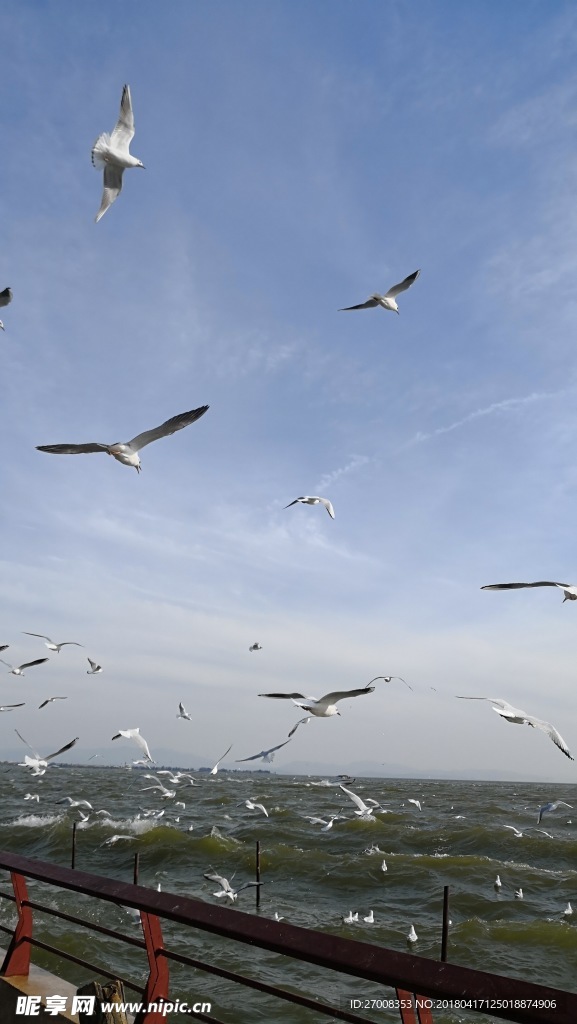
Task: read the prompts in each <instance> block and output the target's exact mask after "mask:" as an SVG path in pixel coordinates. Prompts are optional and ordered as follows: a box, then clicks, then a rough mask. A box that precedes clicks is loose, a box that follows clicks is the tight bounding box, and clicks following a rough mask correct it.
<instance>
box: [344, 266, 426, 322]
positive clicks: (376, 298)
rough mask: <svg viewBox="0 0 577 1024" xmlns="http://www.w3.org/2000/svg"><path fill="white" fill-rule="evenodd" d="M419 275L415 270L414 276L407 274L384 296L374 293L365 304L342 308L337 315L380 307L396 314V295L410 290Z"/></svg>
mask: <svg viewBox="0 0 577 1024" xmlns="http://www.w3.org/2000/svg"><path fill="white" fill-rule="evenodd" d="M420 273H421V271H420V270H415V272H414V274H409V276H408V277H406V278H405V279H404V281H401V282H400V284H394V285H393V287H392V288H389V290H388V292H386V293H385V295H379V293H378V292H375V293H374V294H373V295H371V296H370V297H369V298H368V299H367V301H366V302H360V303H359V304H358V305H357V306H343V308H342V309H340V310H339V313H346V312H348V311H349V310H350V309H372V307H373V306H382V307H383V309H390V310H392V311H393V312H394V313H398V312H399V307H398V306H397V303H396V301H395V300H396V297H397V295H400V293H401V292H406V290H407V288H410V287H411V285H412V284H414V283H415V281H416V280H417V278H418V276H419V274H420Z"/></svg>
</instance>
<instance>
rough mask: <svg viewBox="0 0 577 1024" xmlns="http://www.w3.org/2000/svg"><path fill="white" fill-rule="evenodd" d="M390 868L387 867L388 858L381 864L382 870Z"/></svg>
mask: <svg viewBox="0 0 577 1024" xmlns="http://www.w3.org/2000/svg"><path fill="white" fill-rule="evenodd" d="M388 870H389V869H388V867H387V862H386V860H384V861H383V863H382V864H381V871H388Z"/></svg>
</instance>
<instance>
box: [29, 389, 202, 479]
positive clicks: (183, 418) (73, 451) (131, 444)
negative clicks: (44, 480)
mask: <svg viewBox="0 0 577 1024" xmlns="http://www.w3.org/2000/svg"><path fill="white" fill-rule="evenodd" d="M207 409H208V405H201V406H199V407H198V409H191V410H190V412H181V413H178V415H176V416H173V417H172V418H171V419H169V420H166V422H165V423H161V424H160V426H159V427H153V428H152V430H145V431H144V432H143V433H142V434H137V435H136V437H133V438H132V440H131V441H125V442H122V441H115V442H114V444H100V442H99V441H91V442H89V443H88V444H44V445H37V446H36V449H37V451H39V452H48V453H49V455H82V454H85V453H87V452H107V453H108V455H112V456H113V457H114V458H115V459H117V460H118V462H121V463H122V465H123V466H133V467H134V469H135V470H136V472H137V473H140V470H141V465H140V457H139V455H138V453H139V451H140V449H141V448H144V446H145V445H147V444H150V443H151V442H152V441H158V439H159V438H160V437H167V435H168V434H174V433H175V432H176V431H177V430H182V429H183V427H188V426H190V424H191V423H194V421H195V420H198V419H200V417H201V416H204V414H205V412H206V410H207Z"/></svg>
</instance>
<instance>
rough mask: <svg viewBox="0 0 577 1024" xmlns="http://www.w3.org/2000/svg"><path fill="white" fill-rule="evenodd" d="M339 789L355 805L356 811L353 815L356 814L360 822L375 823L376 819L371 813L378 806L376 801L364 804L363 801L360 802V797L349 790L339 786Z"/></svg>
mask: <svg viewBox="0 0 577 1024" xmlns="http://www.w3.org/2000/svg"><path fill="white" fill-rule="evenodd" d="M339 789H342V791H343V793H346V794H347V796H348V797H350V798H351V800H352V801H353V803H354V804H356V806H357V810H356V811H355V814H358V816H359V818H360V819H361V821H376V818H375V816H374V814H373V813H372V812H373V809H374V808H375V807H378V806H379V805H378V803H377V802H376V800H370V801H369V802H368V803H365V802H364V800H361V798H360V796H357V794H356V793H353V792H352V790H350V789H345V787H344V786H343V785H340V786H339Z"/></svg>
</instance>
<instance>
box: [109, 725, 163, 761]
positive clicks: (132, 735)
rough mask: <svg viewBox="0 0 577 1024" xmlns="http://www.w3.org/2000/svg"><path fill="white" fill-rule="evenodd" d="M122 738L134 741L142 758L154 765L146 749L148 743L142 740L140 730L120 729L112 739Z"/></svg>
mask: <svg viewBox="0 0 577 1024" xmlns="http://www.w3.org/2000/svg"><path fill="white" fill-rule="evenodd" d="M121 736H123V737H124V739H125V740H134V742H135V743H136V744H137V746H139V747H140V749H141V750H142V751H144V756H145V758H146V760H147V761H148V762H149V763H150V764H154V761H153V759H152V757H151V756H150V750H149V749H148V743H147V742H146V740H145V739H144V736H141V735H140V729H120V730H119V732H117V733H116V734H115V735H114V736H113V737H112V739H113V740H119V739H120V737H121Z"/></svg>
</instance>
